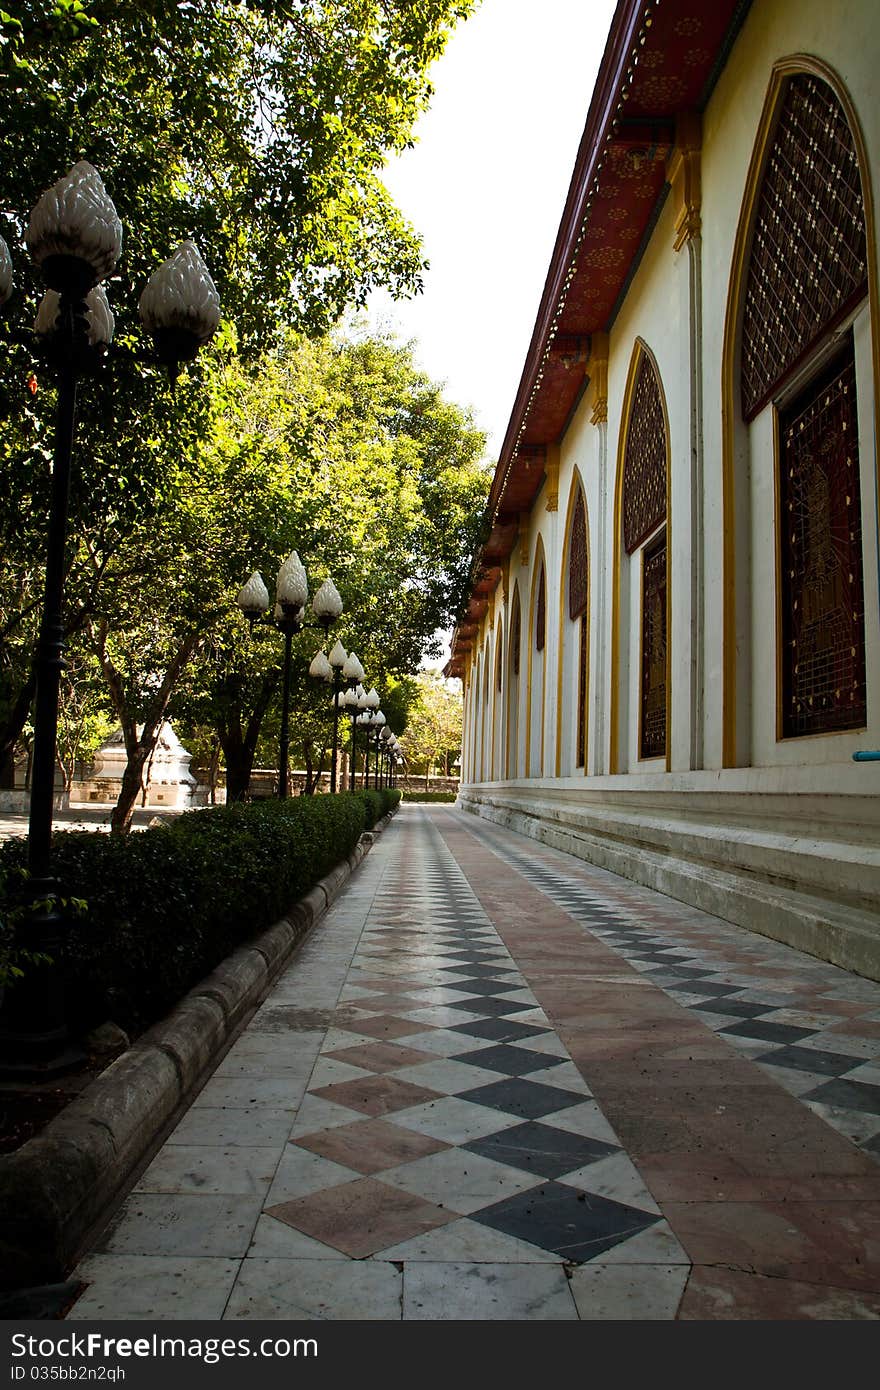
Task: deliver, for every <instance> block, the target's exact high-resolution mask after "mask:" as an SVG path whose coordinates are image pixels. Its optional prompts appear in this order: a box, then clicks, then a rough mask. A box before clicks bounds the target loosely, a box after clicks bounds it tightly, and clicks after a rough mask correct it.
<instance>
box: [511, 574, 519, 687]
mask: <svg viewBox="0 0 880 1390" xmlns="http://www.w3.org/2000/svg"><path fill="white" fill-rule="evenodd" d="M510 626H511V632H510V651H511V665H512V666H513V674H514V675H515V676H518V675H519V655H520V652H519V646H520V626H521V624H520V613H519V590H517V592H516V595H515V597H514V600H513V614H512V616H511V619H510Z"/></svg>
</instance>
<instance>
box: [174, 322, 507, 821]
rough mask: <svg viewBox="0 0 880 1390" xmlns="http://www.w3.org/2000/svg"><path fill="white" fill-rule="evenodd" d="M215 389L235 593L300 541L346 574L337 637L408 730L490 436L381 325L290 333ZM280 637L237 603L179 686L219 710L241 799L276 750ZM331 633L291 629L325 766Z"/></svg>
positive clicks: (198, 706) (483, 479)
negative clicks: (322, 667)
mask: <svg viewBox="0 0 880 1390" xmlns="http://www.w3.org/2000/svg"><path fill="white" fill-rule="evenodd" d="M217 391H218V400H220V399H221V397H222V400H223V402H224V407H223V410H222V414H221V417H220V430H219V434H218V435H217V438H216V448H217V451H218V454H219V456H220V457H221V467H222V468H223V469H224V470H225V473H224V479H225V481H224V482H223V484H222V486H219V487H218V489H217V494H218V505H219V506H220V508H221V511H223V512H224V520H223V521H222V523H221V526H220V529H221V531H222V532H224V533H225V534H226V535H227V537H228V538H233V540H234V546H235V550H236V553H237V554H238V555H239V556H240V557H241V558H240V560H239V565H240V568H239V571H238V577H237V580H236V582H235V583H234V584H230V587H229V591H228V598H227V604H228V605H229V607H230V608H231V607H232V605H231V600H232V599H233V598H234V595H235V592H236V591H237V589H238V587H239V585H240V584H241V583H242V582H243V580H244V579H245V578H246V577H247V575H248V574H249V573H250V571H251V570H252V569H254V568H259V569H260V570H261V571H262V572H263V574H264V576H265V578H266V580H267V582H269V584H270V587H271V583H272V581H273V579H274V575H275V571H276V569H277V567H278V564H279V563H280V561H281V560H282V559H283V558H284V556H285V555H286V554H287V553H288V552H289V551H290V550H291V549H293V548H297V549H298V550H299V551H300V553H301V555H302V556H303V558H304V559H305V560H306V561H307V563H308V565H309V570H310V574H311V577H312V579H313V582H314V583H317V582H319V581H320V580H322V579H324V578H326V577H327V576H328V575H332V577H333V578H334V580H335V582H336V583H337V585H338V587H339V589H340V592H341V594H342V597H343V600H344V603H345V610H344V614H343V617H342V620H341V622H340V623H339V624H338V626H337V628H336V629H334V633H333V637H334V639H335V637H336V636H339V637H340V638H341V640H342V641H343V643H344V644H345V645H346V647H348V648H349V649H350V648H351V647H354V648H355V649H356V650H357V652H358V655H359V656H360V657H361V660H362V661H363V663H364V666H365V667H366V669H367V671H368V678H369V683H370V684H371V685H376V687H377V688H378V689H379V690H380V691H381V692H382V695H383V700H385V699H386V695H387V696H388V697H390V699H391V703H392V706H394V702H395V701H396V702H397V705H399V709H396V708H392V709H391V710H386V714H388V715H389V717H390V722H391V727H392V729H394V730H395V731H396V732H400V730H402V728H403V727H404V725H405V722H406V712H407V708H408V704H409V703H410V702H411V700H412V688H411V684H410V685H408V684H407V683H406V681H405V680H404V679H403V677H404V676H405V673H407V672H412V671H414V670H416V669H417V667H418V665H419V662H420V661H421V659H422V656H423V653H424V652H425V651H428V650H431V649H432V647H433V643H434V641H435V634H436V632H437V629H438V628H442V627H444V626H445V625H446V624H447V623H448V622H449V620H450V618H451V616H452V613H453V610H454V605H455V602H456V595H457V593H458V590H459V588H460V585H461V582H462V577H463V576H464V575H466V572H467V562H468V559H469V556H470V554H471V551H472V548H473V542H474V536H473V527H474V520H473V519H474V516H475V514H476V515H479V512H480V508H481V506H482V501H483V498H484V497H485V493H486V489H487V487H488V473H487V471H486V469H485V468H484V467H483V466H482V464H481V461H480V460H481V457H482V451H483V445H484V439H483V436H482V435H481V434H480V432H479V431H478V430H476V429H475V427H474V425H473V422H472V420H471V419H470V417H469V415H468V414H467V412H465V411H462V410H460V409H459V408H458V407H456V406H454V405H452V404H450V403H449V402H446V401H444V400H443V398H442V394H441V392H440V389H439V387H437V386H436V385H435V384H434V383H432V382H430V381H429V380H428V378H427V377H425V376H424V375H423V374H422V373H420V372H419V371H417V369H416V368H415V366H414V365H413V361H412V350H411V348H408V347H402V346H400V345H399V344H396V343H394V342H393V341H391V340H388V339H383V338H379V339H376V338H367V337H364V336H363V335H361V336H355V337H353V338H352V337H346V336H344V335H335V336H333V337H329V338H326V339H321V340H318V341H304V340H292V341H291V342H290V343H289V344H288V345H287V347H286V349H285V350H284V351H279V352H277V353H273V354H270V355H267V357H265V358H264V359H263V360H262V361H261V362H260V364H259V366H258V367H257V368H256V369H255V370H254V371H253V372H252V373H243V372H242V371H241V370H239V369H238V368H236V369H235V370H234V371H230V372H228V373H227V376H226V378H225V381H224V383H223V385H222V387H221V386H220V385H218V387H217ZM248 546H250V550H248V549H247V547H248ZM281 645H282V644H281V639H280V636H279V634H277V633H273V631H272V629H271V626H270V625H268V624H256V625H255V626H254V627H253V628H252V629H251V630H250V631H249V632H248V631H247V628H246V624H245V622H244V620H243V619H242V618H241V616H240V614H237V613H236V612H235V611H234V610H233V611H230V612H229V614H228V616H227V617H226V618H224V619H223V620H222V622H221V623H220V624H219V626H218V627H217V628H216V630H215V632H214V635H213V636H212V637H211V639H210V641H209V642H208V643H206V644H205V646H204V647H203V649H202V652H201V654H200V655H199V657H198V658H197V660H196V662H195V663H194V664H193V665H192V666H191V668H190V672H189V676H188V678H187V680H186V683H185V686H186V688H185V690H184V691H182V692H181V698H180V700H179V703H178V706H177V708H179V710H180V712H181V714H182V715H183V717H184V720H185V721H188V722H189V724H190V726H191V727H199V726H204V725H205V724H206V723H208V722H209V721H210V720H211V719H213V720H214V723H215V727H216V729H217V733H218V737H219V740H220V743H221V745H222V748H223V752H224V756H225V759H226V775H227V790H228V794H229V795H230V796H231V797H232V798H236V797H239V796H243V795H245V794H246V791H247V786H248V781H249V778H250V772H251V769H252V767H253V765H254V759H255V757H257V756H258V752H259V750H261V749H262V752H263V755H264V756H267V757H268V758H270V759H271V760H272V761H274V747H275V746H277V718H278V714H277V710H278V694H279V689H280V674H281V673H280V656H281ZM319 645H320V635H319V634H317V633H315V632H314V631H308V632H304V633H303V634H302V635H301V636H300V637H299V638H297V639H295V642H294V690H295V691H296V692H297V696H296V721H295V725H294V740H293V747H295V748H296V750H297V754H298V758H299V759H300V760H301V762H302V764H303V765H304V766H305V767H306V770H307V772H309V770H310V769H311V770H312V771H314V770H316V769H317V768H318V767H319V766H320V765H321V764H322V763H323V765H325V766H326V764H327V748H328V744H329V737H330V729H331V722H330V715H329V699H328V695H327V691H326V688H321V687H315V685H314V683H313V682H310V681H309V680H308V678H307V676H306V671H307V668H308V665H309V662H310V661H311V659H312V656H313V655H314V653H315V650H316V648H317V647H318V646H319ZM342 727H343V734H342V737H346V738H347V734H348V729H347V724H346V722H345V721H344V722H343V726H342ZM261 739H262V740H263V741H262V743H261Z"/></svg>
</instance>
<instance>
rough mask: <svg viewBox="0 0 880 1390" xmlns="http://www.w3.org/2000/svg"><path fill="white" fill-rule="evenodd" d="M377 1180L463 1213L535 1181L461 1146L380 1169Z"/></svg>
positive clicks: (536, 1180)
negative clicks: (469, 1151)
mask: <svg viewBox="0 0 880 1390" xmlns="http://www.w3.org/2000/svg"><path fill="white" fill-rule="evenodd" d="M378 1176H380V1177H381V1181H382V1182H385V1183H389V1184H391V1185H392V1186H394V1187H400V1188H403V1190H404V1191H405V1192H414V1193H416V1195H417V1196H419V1197H424V1198H425V1200H426V1201H429V1202H434V1203H436V1205H437V1206H441V1207H445V1208H446V1209H447V1210H449V1211H457V1212H461V1214H462V1215H463V1216H466V1215H468V1213H470V1212H472V1211H480V1210H482V1208H483V1207H488V1206H490V1205H491V1204H492V1203H493V1202H500V1201H502V1200H503V1198H505V1197H512V1196H513V1194H514V1193H516V1192H524V1191H525V1189H526V1188H528V1187H535V1186H537V1184H538V1181H539V1179H537V1178H536V1177H535V1176H534V1174H530V1173H524V1172H522V1171H520V1170H519V1169H517V1168H511V1167H509V1166H508V1165H507V1164H506V1163H496V1162H495V1160H494V1159H491V1158H483V1157H482V1155H480V1154H474V1153H468V1152H467V1151H466V1150H464V1149H445V1150H443V1151H442V1152H441V1153H436V1154H428V1156H427V1157H426V1158H419V1159H416V1160H415V1161H414V1162H412V1163H402V1164H400V1165H399V1167H397V1168H390V1169H387V1170H386V1171H385V1172H383V1173H382V1174H381V1175H378Z"/></svg>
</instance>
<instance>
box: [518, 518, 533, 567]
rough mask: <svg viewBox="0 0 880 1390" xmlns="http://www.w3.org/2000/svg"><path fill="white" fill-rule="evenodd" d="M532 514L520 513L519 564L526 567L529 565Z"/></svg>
mask: <svg viewBox="0 0 880 1390" xmlns="http://www.w3.org/2000/svg"><path fill="white" fill-rule="evenodd" d="M530 520H531V514H530V513H529V512H520V514H519V537H518V540H519V562H520V564H521V565H522V566H523V567H525V566H526V565H528V563H529V522H530Z"/></svg>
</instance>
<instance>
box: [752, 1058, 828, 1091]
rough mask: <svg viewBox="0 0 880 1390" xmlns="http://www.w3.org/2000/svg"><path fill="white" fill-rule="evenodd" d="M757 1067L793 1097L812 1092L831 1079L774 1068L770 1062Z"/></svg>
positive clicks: (809, 1072)
mask: <svg viewBox="0 0 880 1390" xmlns="http://www.w3.org/2000/svg"><path fill="white" fill-rule="evenodd" d="M759 1065H760V1067H761V1070H762V1071H764V1072H766V1073H767V1075H768V1076H771V1077H772V1078H773V1080H774V1081H778V1082H779V1084H780V1086H784V1087H785V1089H786V1091H788V1092H789V1094H790V1095H793V1096H802V1095H803V1094H804V1093H805V1092H806V1091H814V1090H815V1089H816V1087H817V1086H822V1085H824V1083H825V1082H826V1081H830V1080H831V1079H832V1078H831V1077H830V1076H822V1075H821V1073H819V1072H815V1071H798V1070H797V1068H796V1067H774V1066H773V1065H772V1063H770V1062H761V1063H760V1064H759Z"/></svg>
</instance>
